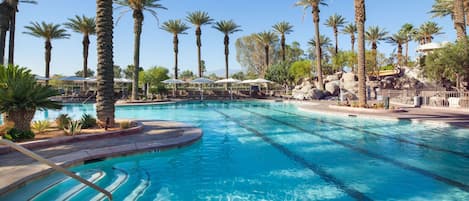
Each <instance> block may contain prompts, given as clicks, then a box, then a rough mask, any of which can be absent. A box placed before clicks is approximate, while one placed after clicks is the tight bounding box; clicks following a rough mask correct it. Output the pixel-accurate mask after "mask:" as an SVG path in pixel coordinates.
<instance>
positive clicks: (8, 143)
mask: <svg viewBox="0 0 469 201" xmlns="http://www.w3.org/2000/svg"><path fill="white" fill-rule="evenodd" d="M0 144H4V145H6V146H8V147H11V148H13V149H15V150H17V151H19V152H20V153H22V154H24V155H26V156H28V157H30V158H32V159H35V160H37V161H39V162H40V163H43V164H46V165H48V166H49V167H51V168H52V169H54V170H57V171H59V172H62V173H64V174H65V175H67V176H69V177H71V178H74V179H76V180H78V181H79V182H81V183H83V184H85V185H87V186H89V187H91V188H93V189H95V190H97V191H98V192H101V193H103V194H104V195H106V196H107V197H108V198H109V200H112V194H111V193H110V192H109V191H107V190H105V189H103V188H101V187H99V186H97V185H96V184H93V183H91V182H90V181H88V180H86V179H83V178H82V177H80V176H78V175H76V174H74V173H72V172H70V171H68V170H67V169H65V168H63V167H61V166H59V165H56V164H55V163H54V162H52V161H49V160H47V159H45V158H43V157H41V156H39V155H37V154H36V153H34V152H32V151H30V150H28V149H26V148H24V147H22V146H19V145H17V144H15V143H13V142H11V141H9V140H4V139H2V137H1V136H0Z"/></svg>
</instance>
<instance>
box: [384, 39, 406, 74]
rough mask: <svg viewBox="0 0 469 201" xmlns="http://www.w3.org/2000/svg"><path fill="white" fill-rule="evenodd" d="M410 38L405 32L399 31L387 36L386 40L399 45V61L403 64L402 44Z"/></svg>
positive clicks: (400, 64)
mask: <svg viewBox="0 0 469 201" xmlns="http://www.w3.org/2000/svg"><path fill="white" fill-rule="evenodd" d="M407 40H408V37H407V35H406V34H405V33H404V32H397V33H395V34H393V35H392V36H389V37H387V38H386V42H388V43H391V44H393V45H396V46H397V63H398V64H399V66H402V64H403V62H402V60H403V59H402V45H403V44H404V43H406V42H407Z"/></svg>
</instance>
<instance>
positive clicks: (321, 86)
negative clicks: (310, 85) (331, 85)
mask: <svg viewBox="0 0 469 201" xmlns="http://www.w3.org/2000/svg"><path fill="white" fill-rule="evenodd" d="M311 8H312V9H313V21H314V30H315V35H316V36H315V37H316V71H317V76H318V85H319V89H320V90H324V83H323V81H322V67H321V44H320V38H319V36H320V34H319V5H318V4H317V3H316V4H313V5H311Z"/></svg>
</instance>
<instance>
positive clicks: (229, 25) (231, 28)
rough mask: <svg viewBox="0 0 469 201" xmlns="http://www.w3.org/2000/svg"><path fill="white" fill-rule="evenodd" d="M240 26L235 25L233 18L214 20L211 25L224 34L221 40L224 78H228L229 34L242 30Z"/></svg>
mask: <svg viewBox="0 0 469 201" xmlns="http://www.w3.org/2000/svg"><path fill="white" fill-rule="evenodd" d="M240 27H241V26H239V25H237V24H236V23H235V22H234V21H233V20H228V21H225V20H222V21H219V22H216V23H215V25H214V26H213V28H214V29H216V30H218V31H220V32H222V33H224V34H225V38H224V40H223V44H225V78H227V79H228V76H229V75H228V74H229V71H228V54H229V53H230V50H229V44H230V37H229V35H230V34H232V33H235V32H238V31H242V30H241V29H240Z"/></svg>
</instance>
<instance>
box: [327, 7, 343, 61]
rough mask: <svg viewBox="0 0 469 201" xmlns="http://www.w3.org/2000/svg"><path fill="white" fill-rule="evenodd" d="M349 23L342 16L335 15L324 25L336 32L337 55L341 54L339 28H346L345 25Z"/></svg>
mask: <svg viewBox="0 0 469 201" xmlns="http://www.w3.org/2000/svg"><path fill="white" fill-rule="evenodd" d="M346 23H347V21H345V18H344V17H342V15H339V14H337V13H336V14H334V15H331V16H330V17H329V18H328V19H327V20H326V23H324V25H326V26H328V27H331V28H332V30H333V31H334V38H335V52H334V53H335V54H337V53H338V52H339V28H342V27H344V25H345V24H346Z"/></svg>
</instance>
